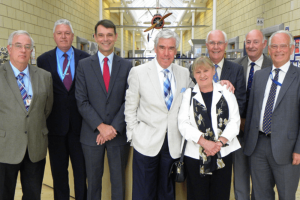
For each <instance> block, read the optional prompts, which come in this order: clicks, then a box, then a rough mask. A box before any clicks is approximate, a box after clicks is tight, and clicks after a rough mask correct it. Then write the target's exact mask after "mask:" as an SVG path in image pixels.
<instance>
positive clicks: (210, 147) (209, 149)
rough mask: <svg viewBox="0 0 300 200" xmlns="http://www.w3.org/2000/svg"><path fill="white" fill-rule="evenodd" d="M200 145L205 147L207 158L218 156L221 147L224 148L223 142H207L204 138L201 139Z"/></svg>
mask: <svg viewBox="0 0 300 200" xmlns="http://www.w3.org/2000/svg"><path fill="white" fill-rule="evenodd" d="M223 142H225V141H223ZM226 142H227V141H226ZM226 142H225V143H226ZM198 144H199V145H201V146H202V147H203V149H204V153H205V154H206V156H207V157H208V156H214V155H216V153H218V152H219V151H220V150H221V147H222V146H223V144H222V143H221V142H214V141H210V140H206V139H205V138H204V137H203V136H201V137H200V139H199V141H198Z"/></svg>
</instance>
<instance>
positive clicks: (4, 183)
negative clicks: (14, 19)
mask: <svg viewBox="0 0 300 200" xmlns="http://www.w3.org/2000/svg"><path fill="white" fill-rule="evenodd" d="M33 46H34V42H33V39H32V38H31V37H30V35H29V33H28V32H26V31H23V30H19V31H14V32H13V33H11V34H10V36H9V38H8V45H7V50H8V53H9V57H10V61H8V62H6V63H4V64H3V65H1V66H0V94H1V95H0V199H1V200H12V199H14V195H15V189H16V183H17V177H18V173H19V172H20V179H21V184H22V192H23V197H22V199H23V200H40V199H41V189H42V181H43V177H44V169H45V157H46V154H47V146H48V129H47V126H46V119H47V117H48V116H49V114H50V112H51V108H52V103H53V91H52V78H51V74H50V73H49V72H46V71H45V70H42V69H39V68H38V67H36V66H33V65H30V64H28V62H29V60H30V55H31V52H32V49H33Z"/></svg>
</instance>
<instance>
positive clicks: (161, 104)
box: [125, 60, 193, 158]
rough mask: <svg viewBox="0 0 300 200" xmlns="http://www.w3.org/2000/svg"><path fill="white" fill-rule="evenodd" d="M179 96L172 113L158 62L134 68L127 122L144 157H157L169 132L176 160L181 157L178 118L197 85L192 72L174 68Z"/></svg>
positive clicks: (135, 144)
mask: <svg viewBox="0 0 300 200" xmlns="http://www.w3.org/2000/svg"><path fill="white" fill-rule="evenodd" d="M172 66H173V68H172V70H173V74H174V76H175V81H176V93H175V95H174V97H173V102H172V105H171V108H170V110H168V109H167V106H166V104H165V101H164V97H163V93H162V89H161V85H160V82H159V77H158V72H157V68H156V65H155V61H154V60H152V61H151V62H148V63H146V64H143V65H140V66H138V67H134V68H132V70H131V72H130V74H129V77H128V84H129V88H128V90H127V92H126V103H125V120H126V123H127V137H128V140H129V141H132V143H131V144H132V145H133V147H134V148H135V150H137V151H138V152H140V153H141V154H143V155H146V156H156V155H157V154H158V153H159V151H160V149H161V147H162V145H163V142H164V138H165V135H166V131H168V142H169V151H170V154H171V157H172V158H178V157H180V149H181V148H180V145H181V141H182V136H181V134H180V133H179V130H178V123H177V121H178V120H177V116H178V112H179V108H180V105H181V100H182V95H183V92H184V91H185V89H186V88H188V87H189V86H190V84H191V85H193V83H192V81H191V79H190V77H189V71H188V70H187V69H186V68H184V67H181V66H179V65H176V64H172Z"/></svg>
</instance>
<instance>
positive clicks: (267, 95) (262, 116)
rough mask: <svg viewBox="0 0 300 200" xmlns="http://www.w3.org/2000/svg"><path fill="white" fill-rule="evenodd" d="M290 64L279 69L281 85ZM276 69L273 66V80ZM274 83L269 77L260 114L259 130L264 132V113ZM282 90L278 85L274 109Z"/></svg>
mask: <svg viewBox="0 0 300 200" xmlns="http://www.w3.org/2000/svg"><path fill="white" fill-rule="evenodd" d="M290 64H291V63H290V61H288V62H287V63H285V64H284V65H283V66H281V67H280V68H279V69H280V71H279V73H278V82H279V83H281V84H282V83H283V80H284V78H285V75H286V73H287V71H288V70H289V68H290ZM275 69H276V67H275V66H274V65H273V66H272V75H273V79H274V77H275ZM272 82H273V81H272V80H271V78H270V76H269V79H268V82H267V85H266V89H265V94H264V100H263V104H262V108H261V113H260V123H259V130H260V131H263V119H264V113H265V108H266V103H267V100H268V97H269V93H270V89H271V85H272ZM280 88H281V86H279V85H277V90H276V94H275V99H274V105H273V109H274V107H275V105H276V101H277V97H278V94H279V92H280Z"/></svg>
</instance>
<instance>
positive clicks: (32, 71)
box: [28, 65, 39, 113]
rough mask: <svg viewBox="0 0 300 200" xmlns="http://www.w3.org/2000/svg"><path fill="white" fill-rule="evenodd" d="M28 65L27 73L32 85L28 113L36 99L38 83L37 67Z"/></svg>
mask: <svg viewBox="0 0 300 200" xmlns="http://www.w3.org/2000/svg"><path fill="white" fill-rule="evenodd" d="M28 66H29V75H30V81H31V87H32V93H33V95H32V96H33V97H32V100H31V103H30V106H29V110H28V113H29V112H30V111H31V109H32V106H33V105H34V103H35V102H36V100H37V99H38V94H39V92H38V90H39V88H38V85H39V77H38V74H37V69H35V68H33V67H32V66H30V65H28Z"/></svg>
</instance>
